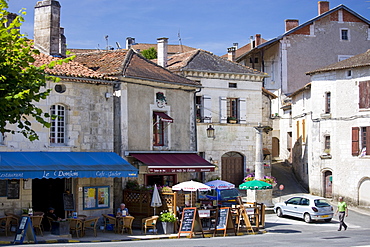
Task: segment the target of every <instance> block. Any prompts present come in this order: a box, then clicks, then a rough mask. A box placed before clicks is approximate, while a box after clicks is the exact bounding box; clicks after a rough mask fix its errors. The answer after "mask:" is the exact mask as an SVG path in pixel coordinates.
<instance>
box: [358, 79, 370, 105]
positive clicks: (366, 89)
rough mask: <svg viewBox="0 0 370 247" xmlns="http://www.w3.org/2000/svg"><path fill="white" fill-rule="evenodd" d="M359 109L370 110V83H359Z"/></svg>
mask: <svg viewBox="0 0 370 247" xmlns="http://www.w3.org/2000/svg"><path fill="white" fill-rule="evenodd" d="M359 90H360V91H359V107H360V109H368V108H370V100H369V96H370V81H361V82H360V83H359Z"/></svg>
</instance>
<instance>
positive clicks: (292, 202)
mask: <svg viewBox="0 0 370 247" xmlns="http://www.w3.org/2000/svg"><path fill="white" fill-rule="evenodd" d="M300 201H301V197H292V198H290V199H289V200H287V201H286V202H285V207H284V214H286V215H290V216H294V217H299V204H300Z"/></svg>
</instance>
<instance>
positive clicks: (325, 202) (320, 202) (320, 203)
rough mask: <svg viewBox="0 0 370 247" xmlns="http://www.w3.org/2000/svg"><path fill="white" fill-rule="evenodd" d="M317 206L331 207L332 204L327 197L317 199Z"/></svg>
mask: <svg viewBox="0 0 370 247" xmlns="http://www.w3.org/2000/svg"><path fill="white" fill-rule="evenodd" d="M315 206H316V207H329V206H330V204H329V203H328V202H327V201H326V200H325V199H316V200H315Z"/></svg>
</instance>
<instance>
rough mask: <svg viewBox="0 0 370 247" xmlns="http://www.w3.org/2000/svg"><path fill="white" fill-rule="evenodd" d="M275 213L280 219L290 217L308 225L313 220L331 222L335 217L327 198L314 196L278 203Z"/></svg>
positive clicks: (303, 196)
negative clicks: (301, 220)
mask: <svg viewBox="0 0 370 247" xmlns="http://www.w3.org/2000/svg"><path fill="white" fill-rule="evenodd" d="M274 212H275V213H276V215H277V216H278V217H282V216H284V215H289V216H293V217H297V218H301V219H303V220H304V221H305V222H307V223H309V222H311V221H313V220H325V222H330V221H331V219H332V218H333V215H334V211H333V207H332V206H331V205H330V203H329V202H328V201H327V200H326V199H325V198H323V197H319V196H312V195H302V196H294V197H292V198H290V199H288V200H286V201H285V202H279V203H276V204H275V206H274Z"/></svg>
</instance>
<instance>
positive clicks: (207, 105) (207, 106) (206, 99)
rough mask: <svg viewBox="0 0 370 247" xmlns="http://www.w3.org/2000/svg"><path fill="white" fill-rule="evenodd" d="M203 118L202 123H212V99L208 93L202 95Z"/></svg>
mask: <svg viewBox="0 0 370 247" xmlns="http://www.w3.org/2000/svg"><path fill="white" fill-rule="evenodd" d="M203 118H204V123H212V99H211V96H209V95H203Z"/></svg>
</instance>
